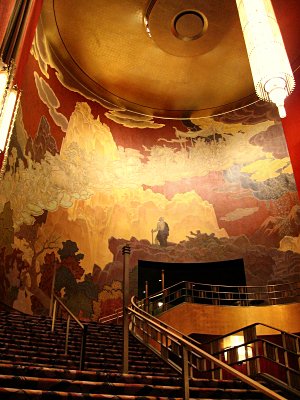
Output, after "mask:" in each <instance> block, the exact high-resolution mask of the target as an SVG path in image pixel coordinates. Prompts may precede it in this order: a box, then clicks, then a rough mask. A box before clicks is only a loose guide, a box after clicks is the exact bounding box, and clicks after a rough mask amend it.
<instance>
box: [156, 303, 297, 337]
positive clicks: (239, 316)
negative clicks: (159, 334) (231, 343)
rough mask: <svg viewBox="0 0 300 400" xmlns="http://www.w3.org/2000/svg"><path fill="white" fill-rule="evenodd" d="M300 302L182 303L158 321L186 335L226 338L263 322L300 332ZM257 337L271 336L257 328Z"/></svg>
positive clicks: (268, 332)
mask: <svg viewBox="0 0 300 400" xmlns="http://www.w3.org/2000/svg"><path fill="white" fill-rule="evenodd" d="M297 315H300V303H291V304H280V305H273V306H259V307H258V306H256V307H255V306H250V307H241V306H213V305H202V304H191V303H182V304H180V305H178V306H176V307H174V308H172V309H171V310H169V311H166V312H164V313H163V314H162V315H161V316H160V317H159V319H160V320H161V321H163V322H165V323H167V324H168V325H171V326H172V327H174V328H175V329H177V330H179V331H180V332H182V333H183V334H185V335H189V334H191V333H202V334H207V335H225V334H227V333H230V332H233V331H235V330H238V329H241V328H243V327H244V326H247V325H251V324H254V323H257V322H259V323H264V324H266V325H270V326H274V327H276V328H277V329H281V330H284V331H288V332H291V333H293V332H299V331H300V319H299V318H295V316H297ZM257 333H258V334H259V335H268V334H272V333H274V332H273V331H270V330H269V329H267V328H264V329H259V330H258V332H257Z"/></svg>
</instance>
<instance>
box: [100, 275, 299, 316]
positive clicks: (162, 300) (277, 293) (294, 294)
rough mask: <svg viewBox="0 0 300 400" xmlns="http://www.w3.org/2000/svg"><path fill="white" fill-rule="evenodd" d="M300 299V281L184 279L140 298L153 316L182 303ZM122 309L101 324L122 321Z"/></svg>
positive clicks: (258, 303) (247, 303)
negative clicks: (243, 282)
mask: <svg viewBox="0 0 300 400" xmlns="http://www.w3.org/2000/svg"><path fill="white" fill-rule="evenodd" d="M299 301H300V282H290V283H281V284H277V285H266V286H225V285H212V284H206V283H194V282H187V281H182V282H179V283H176V284H175V285H173V286H170V287H169V288H167V289H164V290H162V291H160V292H158V293H156V294H154V295H151V296H149V297H148V298H145V299H143V300H141V302H140V306H141V307H142V308H144V309H145V310H146V311H148V312H149V313H150V314H152V315H159V314H160V313H162V312H164V311H167V310H169V309H170V308H172V307H174V306H176V305H178V304H180V303H183V302H188V303H197V304H212V305H226V306H245V307H247V306H262V305H275V304H288V303H292V302H299ZM122 316H123V308H122V307H120V308H119V309H117V310H116V311H115V312H114V313H112V314H110V315H107V316H104V317H101V318H99V320H98V322H100V323H117V324H118V323H121V322H122Z"/></svg>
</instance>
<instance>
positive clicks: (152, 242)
mask: <svg viewBox="0 0 300 400" xmlns="http://www.w3.org/2000/svg"><path fill="white" fill-rule="evenodd" d="M151 236H152V242H151V243H152V244H153V229H151Z"/></svg>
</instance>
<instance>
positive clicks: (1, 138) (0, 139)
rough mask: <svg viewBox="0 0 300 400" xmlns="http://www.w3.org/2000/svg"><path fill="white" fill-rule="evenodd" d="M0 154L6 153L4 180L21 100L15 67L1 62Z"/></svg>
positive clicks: (3, 170)
mask: <svg viewBox="0 0 300 400" xmlns="http://www.w3.org/2000/svg"><path fill="white" fill-rule="evenodd" d="M0 65H1V70H0V154H1V153H4V157H3V162H2V166H1V171H0V179H2V177H3V175H4V172H5V168H6V162H7V156H8V148H9V143H10V139H11V134H12V130H13V126H14V122H15V119H16V115H17V110H18V106H19V100H20V91H19V90H18V88H17V86H16V85H13V78H14V71H15V65H14V62H13V60H12V61H11V63H10V65H9V66H6V64H5V63H3V62H2V61H0Z"/></svg>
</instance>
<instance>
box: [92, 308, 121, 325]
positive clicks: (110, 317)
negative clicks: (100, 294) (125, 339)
mask: <svg viewBox="0 0 300 400" xmlns="http://www.w3.org/2000/svg"><path fill="white" fill-rule="evenodd" d="M122 318H123V307H119V308H116V310H115V312H114V313H112V314H109V315H105V316H104V317H100V318H99V319H98V322H99V323H100V324H108V323H110V322H113V321H115V320H116V321H117V325H118V323H119V320H120V319H122Z"/></svg>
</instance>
